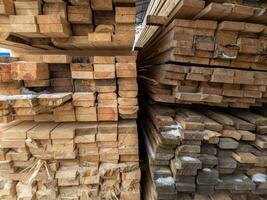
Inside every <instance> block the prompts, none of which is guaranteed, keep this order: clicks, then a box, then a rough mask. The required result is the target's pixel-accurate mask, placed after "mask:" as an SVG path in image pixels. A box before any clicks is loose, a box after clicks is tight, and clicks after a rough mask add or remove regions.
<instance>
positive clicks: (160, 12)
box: [135, 0, 267, 51]
mask: <svg viewBox="0 0 267 200" xmlns="http://www.w3.org/2000/svg"><path fill="white" fill-rule="evenodd" d="M266 7H267V5H266V2H262V1H242V0H241V1H239V0H175V1H171V2H169V1H162V2H151V3H150V4H149V6H148V9H147V12H146V16H145V19H144V21H143V25H142V31H141V33H140V35H139V36H138V41H137V42H136V44H135V47H137V48H143V49H142V51H143V50H145V47H147V45H148V44H149V43H150V42H153V41H154V40H155V39H156V38H157V36H158V34H159V33H161V32H162V31H163V30H164V28H162V27H167V26H168V25H169V24H170V23H171V22H172V21H173V20H174V19H177V18H179V19H204V20H216V21H240V22H249V23H259V24H266V18H267V13H266ZM158 26H162V27H158Z"/></svg>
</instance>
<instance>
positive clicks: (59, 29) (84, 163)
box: [0, 0, 141, 200]
mask: <svg viewBox="0 0 267 200" xmlns="http://www.w3.org/2000/svg"><path fill="white" fill-rule="evenodd" d="M135 14H136V8H135V0H126V1H125V0H91V1H88V0H57V1H52V0H3V1H0V45H1V47H7V48H10V49H11V50H13V51H15V53H16V55H18V58H12V59H3V58H1V59H0V119H1V121H2V122H9V123H7V124H3V125H1V126H0V155H1V159H0V182H1V187H0V199H39V200H41V199H51V200H56V199H75V200H76V199H77V200H78V199H84V200H85V199H88V200H89V199H99V200H100V199H121V200H129V199H133V200H139V199H140V198H141V197H140V180H141V171H140V167H139V148H138V133H137V123H136V119H137V112H138V101H137V94H138V85H137V69H136V55H135V53H133V52H132V46H133V42H134V37H135ZM10 121H11V122H10Z"/></svg>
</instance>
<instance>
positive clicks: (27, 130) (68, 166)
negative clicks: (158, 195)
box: [0, 120, 141, 200]
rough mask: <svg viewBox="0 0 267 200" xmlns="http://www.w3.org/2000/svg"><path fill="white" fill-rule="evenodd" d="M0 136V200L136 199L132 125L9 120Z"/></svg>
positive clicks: (134, 129) (136, 166)
mask: <svg viewBox="0 0 267 200" xmlns="http://www.w3.org/2000/svg"><path fill="white" fill-rule="evenodd" d="M0 132H1V148H0V152H1V162H0V172H1V176H0V180H1V183H2V184H3V185H2V186H3V187H1V189H0V193H1V198H2V199H12V198H15V197H16V196H17V197H19V198H23V199H51V200H55V199H57V198H60V199H114V198H120V199H140V186H139V182H140V178H141V172H140V169H139V163H138V160H139V157H138V138H137V125H136V122H135V121H134V120H120V121H118V122H94V123H55V122H43V123H37V122H33V121H13V122H12V123H10V124H7V125H4V126H1V131H0ZM15 199H16V198H15Z"/></svg>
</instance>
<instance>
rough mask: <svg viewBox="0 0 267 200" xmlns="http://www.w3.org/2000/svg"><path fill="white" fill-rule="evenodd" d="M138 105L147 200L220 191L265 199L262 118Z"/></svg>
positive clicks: (264, 124)
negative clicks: (144, 151)
mask: <svg viewBox="0 0 267 200" xmlns="http://www.w3.org/2000/svg"><path fill="white" fill-rule="evenodd" d="M142 105H144V107H143V109H144V110H143V117H142V118H141V127H142V132H143V135H144V140H145V144H146V151H147V160H148V163H149V169H148V172H147V179H148V180H147V181H146V186H145V188H146V190H147V191H148V192H147V198H148V199H150V198H151V199H176V198H177V194H178V196H180V195H181V194H183V193H185V194H191V193H198V194H205V195H207V194H210V195H212V194H214V193H215V192H219V191H225V190H226V191H228V192H230V193H233V194H236V193H238V194H239V195H240V194H242V195H243V194H244V195H243V198H244V199H246V198H248V197H250V198H252V199H256V198H258V197H260V196H261V195H263V196H262V199H264V198H266V196H264V195H266V194H267V188H266V181H267V171H266V166H267V162H266V155H267V154H266V152H267V151H266V146H265V145H266V141H267V140H266V136H265V134H266V132H267V131H266V127H267V118H266V117H264V116H262V115H260V114H257V113H253V112H251V111H248V110H238V109H229V110H228V111H225V110H223V109H213V108H207V107H206V108H205V107H195V108H192V107H190V108H189V107H183V106H166V105H159V104H155V103H142ZM246 194H248V195H246Z"/></svg>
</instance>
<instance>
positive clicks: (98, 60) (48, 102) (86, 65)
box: [0, 55, 138, 122]
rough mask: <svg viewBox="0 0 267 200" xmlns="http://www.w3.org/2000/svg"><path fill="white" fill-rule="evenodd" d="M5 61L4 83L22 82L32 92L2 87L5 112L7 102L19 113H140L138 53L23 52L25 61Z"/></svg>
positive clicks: (45, 116) (38, 116)
mask: <svg viewBox="0 0 267 200" xmlns="http://www.w3.org/2000/svg"><path fill="white" fill-rule="evenodd" d="M0 65H3V67H2V68H1V69H2V70H1V71H3V77H7V79H8V80H2V82H1V84H2V83H3V85H4V86H6V85H7V84H10V85H14V84H15V83H16V84H18V83H20V84H21V87H24V89H28V90H29V92H31V93H30V94H20V92H17V95H13V94H14V93H11V94H10V95H9V94H6V93H4V92H2V93H1V94H2V95H3V96H2V99H1V100H2V102H3V106H4V105H5V106H4V107H3V112H4V111H5V112H4V113H6V114H7V112H6V109H7V107H6V106H8V107H9V108H13V116H14V117H15V118H16V119H20V120H34V121H37V122H40V121H55V122H74V121H82V122H91V121H94V122H96V121H118V119H119V118H122V119H136V118H137V112H138V102H137V93H138V86H137V81H136V76H137V70H136V63H135V56H131V55H129V56H79V57H77V56H74V57H73V58H72V57H71V56H69V55H23V56H21V58H20V61H14V62H10V63H0ZM6 81H9V82H6ZM8 91H9V92H11V89H10V88H9V89H8ZM6 114H5V115H6ZM8 114H10V113H9V112H8Z"/></svg>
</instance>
